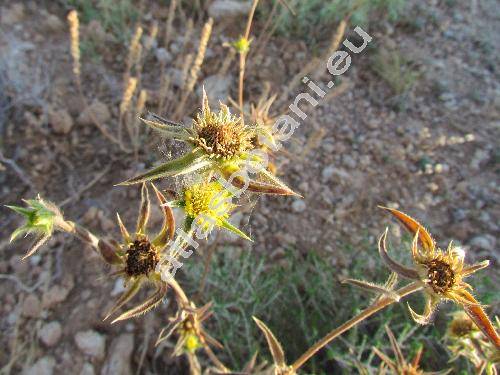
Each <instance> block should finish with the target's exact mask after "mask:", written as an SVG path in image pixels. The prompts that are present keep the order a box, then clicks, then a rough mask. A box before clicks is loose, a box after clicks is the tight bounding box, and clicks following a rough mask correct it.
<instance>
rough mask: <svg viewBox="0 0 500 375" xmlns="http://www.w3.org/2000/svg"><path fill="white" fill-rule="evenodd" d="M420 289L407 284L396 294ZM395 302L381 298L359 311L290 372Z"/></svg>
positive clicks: (318, 343) (301, 359)
mask: <svg viewBox="0 0 500 375" xmlns="http://www.w3.org/2000/svg"><path fill="white" fill-rule="evenodd" d="M421 288H422V286H421V285H419V284H417V283H415V282H414V283H411V284H408V285H406V286H404V287H402V288H400V289H398V290H397V291H395V293H397V294H398V295H399V296H400V297H401V298H403V297H405V296H407V295H409V294H411V293H414V292H416V291H418V290H420V289H421ZM394 302H396V301H395V300H394V299H393V298H390V297H382V298H380V299H379V300H378V301H376V302H375V303H374V304H373V305H371V306H369V307H367V308H366V309H364V310H363V311H361V312H360V313H359V314H358V315H356V316H355V317H353V318H351V319H349V320H348V321H347V322H345V323H344V324H342V325H341V326H339V327H337V328H335V329H334V330H332V331H330V332H329V333H328V334H326V336H325V337H323V338H322V339H321V340H319V341H318V342H317V343H316V344H314V345H313V346H311V347H310V348H309V349H308V350H307V351H306V352H305V353H304V354H302V356H301V357H300V358H299V359H297V360H296V361H295V362H294V364H293V365H292V366H291V370H292V371H294V372H296V371H297V370H298V369H299V368H300V367H301V366H302V365H304V363H306V362H307V361H308V360H309V359H310V358H311V357H312V356H314V355H315V354H316V353H317V352H318V351H319V350H320V349H322V348H323V347H325V346H326V345H328V344H329V343H330V342H331V341H332V340H333V339H335V338H336V337H338V336H340V335H341V334H343V333H344V332H346V331H348V330H349V329H351V328H352V327H354V326H355V325H357V324H358V323H360V322H362V321H363V320H365V319H366V318H368V317H370V316H372V315H373V314H375V313H376V312H378V311H380V310H382V309H384V308H385V307H387V306H389V305H391V304H392V303H394Z"/></svg>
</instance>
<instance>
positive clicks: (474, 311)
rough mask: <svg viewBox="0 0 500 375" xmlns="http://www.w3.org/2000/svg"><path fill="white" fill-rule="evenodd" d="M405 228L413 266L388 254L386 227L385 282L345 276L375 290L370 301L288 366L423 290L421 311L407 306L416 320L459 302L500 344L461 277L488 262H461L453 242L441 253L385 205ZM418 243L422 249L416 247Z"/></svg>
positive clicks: (416, 227)
mask: <svg viewBox="0 0 500 375" xmlns="http://www.w3.org/2000/svg"><path fill="white" fill-rule="evenodd" d="M382 208H383V209H385V210H388V211H389V212H391V214H393V215H394V216H395V217H396V218H397V219H398V220H399V221H400V222H401V223H402V224H403V225H404V227H405V228H406V229H408V230H409V231H410V232H411V233H412V234H413V235H414V236H415V237H414V239H413V243H412V254H413V259H414V263H415V268H409V267H406V266H403V265H401V264H399V263H398V262H396V261H395V260H393V259H392V258H390V257H389V255H388V253H387V248H386V244H385V239H386V237H387V230H386V231H385V232H384V233H383V234H382V236H381V237H380V239H379V253H380V256H381V257H382V260H383V261H384V262H385V263H386V265H387V266H388V267H389V268H390V269H391V270H392V271H393V274H392V275H391V276H390V277H389V279H388V281H387V282H386V284H385V285H377V284H374V283H370V282H366V281H364V280H353V279H347V280H344V282H347V283H350V284H353V285H355V286H358V287H361V288H363V289H366V290H369V291H371V292H375V293H377V294H378V296H377V297H376V298H375V300H373V301H372V302H371V304H370V305H369V306H368V307H367V308H366V309H364V310H363V311H361V312H360V313H359V314H357V315H356V316H354V317H353V318H351V319H349V320H348V321H346V322H344V323H343V324H341V325H340V326H339V327H337V328H335V329H333V330H332V331H330V332H329V333H327V334H326V335H325V336H324V337H323V338H321V339H320V340H319V341H318V342H316V343H315V344H314V345H313V346H311V347H310V348H309V349H308V350H306V351H305V352H304V354H302V355H301V356H300V357H299V358H298V359H297V360H296V361H295V362H294V363H293V364H292V365H291V368H292V370H294V371H297V370H298V369H299V368H300V367H302V366H303V365H304V363H305V362H307V361H308V360H309V359H310V358H311V357H313V356H314V355H315V354H316V353H317V352H318V351H319V350H320V349H322V348H323V347H325V346H326V345H328V344H329V343H330V342H331V341H332V340H334V339H335V338H337V337H338V336H340V335H341V334H342V333H344V332H346V331H348V330H349V329H351V328H352V327H354V326H356V325H357V324H359V323H360V322H362V321H363V320H365V319H367V318H368V317H370V316H372V315H373V314H375V313H377V312H379V311H380V310H382V309H384V308H385V307H387V306H389V305H391V304H393V303H395V302H399V301H400V300H401V299H402V298H404V297H406V296H408V295H410V294H413V293H415V292H417V291H420V290H423V291H424V293H425V298H426V307H425V311H424V314H422V315H419V314H416V313H415V312H414V311H413V310H411V308H410V312H411V314H412V317H413V319H414V320H415V321H417V322H418V323H420V324H424V323H428V322H429V321H430V318H431V316H432V313H433V311H434V310H435V308H436V305H437V304H438V303H439V302H441V301H445V300H452V301H454V302H456V303H457V304H459V305H460V306H461V307H462V308H463V309H464V311H465V312H466V313H467V315H468V316H469V317H470V318H471V319H472V320H473V321H474V323H475V324H476V325H477V327H478V328H479V329H480V330H481V331H482V332H483V333H484V334H485V336H486V337H488V339H489V340H490V342H491V343H492V345H493V346H494V347H495V348H496V350H498V349H499V347H500V339H499V336H498V333H497V331H496V330H495V328H494V327H493V325H492V324H491V322H490V320H489V319H488V316H487V315H486V313H485V312H484V310H483V308H482V307H481V305H480V304H479V303H478V302H477V301H476V300H475V298H474V297H473V296H472V294H470V293H469V292H468V291H467V290H466V288H469V289H472V287H470V286H469V285H468V284H466V283H464V282H463V281H462V278H464V277H466V276H469V275H471V274H472V273H474V272H476V271H478V270H480V269H482V268H484V267H486V266H488V261H485V262H481V263H478V264H475V265H464V263H463V262H464V254H463V251H459V250H458V249H456V248H454V247H453V246H449V247H448V251H447V252H446V253H443V252H442V251H441V250H439V249H436V245H435V242H434V240H433V239H432V237H431V236H430V235H429V233H428V232H427V231H426V230H425V229H424V227H423V226H422V225H420V224H419V223H418V222H417V221H416V220H414V219H412V218H411V217H409V216H408V215H406V214H404V213H402V212H400V211H398V210H394V209H388V208H385V207H382ZM419 244H420V245H421V246H422V250H420V249H419ZM396 276H401V277H402V278H403V279H409V280H411V281H412V282H410V283H409V284H407V285H405V286H403V287H401V288H399V289H395V288H394V287H395V286H396V282H397V277H396Z"/></svg>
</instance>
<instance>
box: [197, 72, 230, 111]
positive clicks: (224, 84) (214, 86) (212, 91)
mask: <svg viewBox="0 0 500 375" xmlns="http://www.w3.org/2000/svg"><path fill="white" fill-rule="evenodd" d="M231 83H232V79H231V77H230V76H220V75H212V76H209V77H207V78H205V80H204V81H203V85H201V86H199V87H198V90H197V92H198V96H199V97H200V98H201V95H202V88H203V87H204V88H205V91H206V92H207V97H208V101H209V104H210V106H211V107H214V108H217V107H219V102H222V103H225V102H226V101H227V97H228V96H229V90H230V88H231Z"/></svg>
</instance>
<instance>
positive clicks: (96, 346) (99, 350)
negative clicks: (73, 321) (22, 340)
mask: <svg viewBox="0 0 500 375" xmlns="http://www.w3.org/2000/svg"><path fill="white" fill-rule="evenodd" d="M75 342H76V346H78V349H80V350H81V351H82V352H83V353H85V354H86V355H88V356H90V357H93V358H96V359H99V360H101V359H103V358H104V351H105V347H106V338H105V337H104V336H103V335H101V334H100V333H98V332H96V331H93V330H88V331H82V332H78V333H77V334H76V335H75Z"/></svg>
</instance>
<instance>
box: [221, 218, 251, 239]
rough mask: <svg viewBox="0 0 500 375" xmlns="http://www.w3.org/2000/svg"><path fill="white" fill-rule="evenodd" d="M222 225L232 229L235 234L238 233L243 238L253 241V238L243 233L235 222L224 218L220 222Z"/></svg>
mask: <svg viewBox="0 0 500 375" xmlns="http://www.w3.org/2000/svg"><path fill="white" fill-rule="evenodd" d="M220 226H221V227H222V228H225V229H227V230H230V231H231V232H233V233H234V234H237V235H238V236H240V237H241V238H244V239H245V240H248V241H251V242H253V240H252V239H251V238H250V237H248V236H247V235H246V234H245V233H243V232H242V231H241V230H239V229H238V228H236V227H235V226H234V225H233V224H231V223H230V222H229V221H227V220H222V221H221V223H220Z"/></svg>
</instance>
